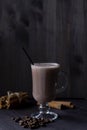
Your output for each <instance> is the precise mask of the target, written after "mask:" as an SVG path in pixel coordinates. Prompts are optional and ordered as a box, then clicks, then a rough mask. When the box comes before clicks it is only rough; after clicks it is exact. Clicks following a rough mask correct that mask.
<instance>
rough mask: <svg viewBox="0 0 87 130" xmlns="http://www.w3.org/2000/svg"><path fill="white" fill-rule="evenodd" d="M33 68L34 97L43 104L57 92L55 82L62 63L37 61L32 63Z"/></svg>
mask: <svg viewBox="0 0 87 130" xmlns="http://www.w3.org/2000/svg"><path fill="white" fill-rule="evenodd" d="M31 69H32V81H33V97H34V99H35V100H36V101H37V102H39V103H41V104H44V103H46V102H49V101H51V100H53V98H54V97H55V94H56V88H55V83H56V82H57V78H58V72H59V69H60V65H59V64H57V63H35V64H34V65H31Z"/></svg>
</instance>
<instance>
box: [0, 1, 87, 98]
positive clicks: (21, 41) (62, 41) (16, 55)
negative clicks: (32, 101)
mask: <svg viewBox="0 0 87 130" xmlns="http://www.w3.org/2000/svg"><path fill="white" fill-rule="evenodd" d="M86 24H87V1H86V0H75V1H74V0H26V2H25V1H24V0H15V1H14V0H8V1H7V0H3V1H0V94H1V95H2V94H4V93H6V91H7V90H14V91H15V90H25V91H29V93H30V94H31V88H32V81H31V70H30V62H29V61H28V59H27V57H26V56H25V54H24V52H23V51H22V47H23V46H24V47H26V49H27V51H28V52H29V54H30V55H31V57H32V59H33V60H34V62H58V63H60V64H61V68H62V70H64V71H65V72H67V76H68V87H67V89H66V91H65V92H64V93H62V94H60V96H62V97H74V98H75V97H78V98H79V97H82V98H87V82H86V80H87V36H86V35H87V25H86Z"/></svg>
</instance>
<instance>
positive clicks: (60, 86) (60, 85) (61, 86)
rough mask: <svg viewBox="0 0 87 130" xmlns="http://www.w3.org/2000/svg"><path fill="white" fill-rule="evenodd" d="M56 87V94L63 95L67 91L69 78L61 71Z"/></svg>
mask: <svg viewBox="0 0 87 130" xmlns="http://www.w3.org/2000/svg"><path fill="white" fill-rule="evenodd" d="M55 86H56V93H62V92H64V91H65V90H66V88H67V86H68V78H67V74H66V73H65V72H64V71H60V72H59V73H58V79H57V82H56V83H55Z"/></svg>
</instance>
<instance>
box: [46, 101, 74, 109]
mask: <svg viewBox="0 0 87 130" xmlns="http://www.w3.org/2000/svg"><path fill="white" fill-rule="evenodd" d="M48 105H49V107H52V108H56V109H65V108H72V109H73V108H74V104H73V103H72V102H70V101H51V102H49V103H48Z"/></svg>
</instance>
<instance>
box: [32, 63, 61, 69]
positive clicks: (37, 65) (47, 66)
mask: <svg viewBox="0 0 87 130" xmlns="http://www.w3.org/2000/svg"><path fill="white" fill-rule="evenodd" d="M31 67H38V68H55V67H57V68H59V67H60V64H59V63H56V62H41V63H34V65H33V64H31Z"/></svg>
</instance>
